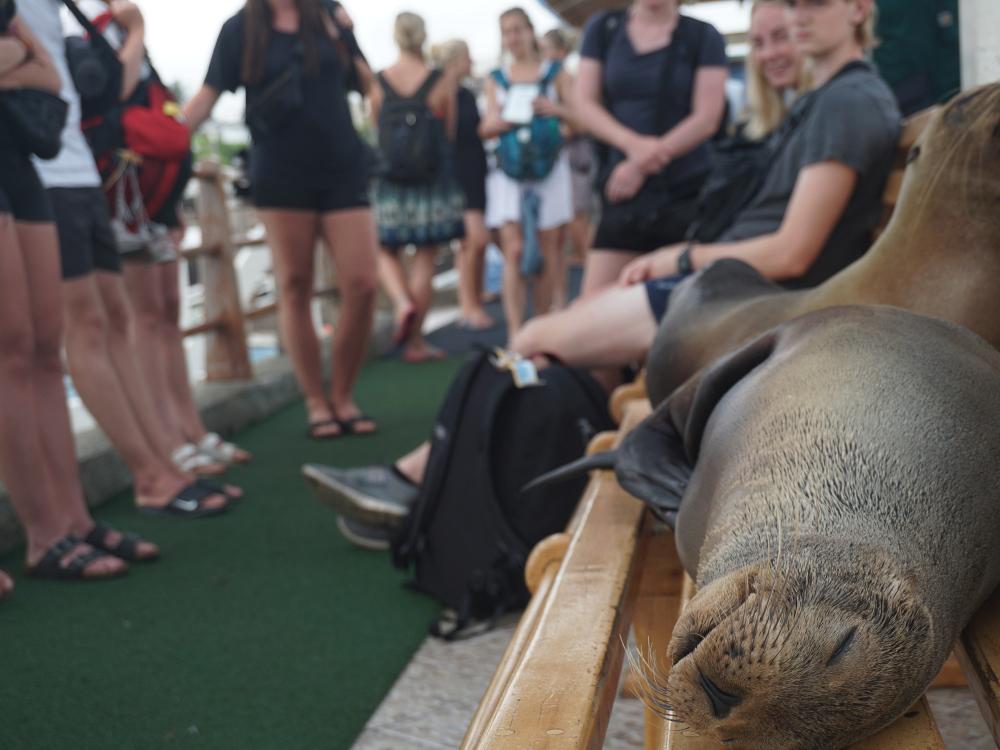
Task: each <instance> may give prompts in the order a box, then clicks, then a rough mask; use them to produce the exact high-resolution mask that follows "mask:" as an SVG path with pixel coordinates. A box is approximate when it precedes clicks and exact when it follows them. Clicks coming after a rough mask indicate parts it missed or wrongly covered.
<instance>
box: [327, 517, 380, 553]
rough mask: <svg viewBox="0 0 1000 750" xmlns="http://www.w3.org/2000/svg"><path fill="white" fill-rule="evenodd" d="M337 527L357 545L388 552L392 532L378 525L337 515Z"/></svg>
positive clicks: (346, 537)
mask: <svg viewBox="0 0 1000 750" xmlns="http://www.w3.org/2000/svg"><path fill="white" fill-rule="evenodd" d="M337 528H338V529H339V530H340V533H341V535H342V536H343V537H344V539H346V540H347V541H349V542H350V543H351V544H353V545H354V546H355V547H361V548H362V549H370V550H374V551H375V552H387V551H388V550H389V546H390V545H389V540H390V539H391V538H392V532H391V531H389V530H388V529H383V528H379V527H378V526H369V525H368V524H366V523H359V522H357V521H352V520H351V519H350V518H344V517H343V516H337Z"/></svg>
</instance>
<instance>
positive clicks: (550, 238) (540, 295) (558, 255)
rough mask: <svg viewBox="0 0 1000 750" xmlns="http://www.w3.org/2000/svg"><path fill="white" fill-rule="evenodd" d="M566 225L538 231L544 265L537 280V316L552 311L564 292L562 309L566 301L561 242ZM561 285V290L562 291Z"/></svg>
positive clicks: (564, 268) (535, 296)
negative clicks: (557, 299)
mask: <svg viewBox="0 0 1000 750" xmlns="http://www.w3.org/2000/svg"><path fill="white" fill-rule="evenodd" d="M563 230H564V227H557V228H556V229H546V230H543V231H540V232H539V233H538V244H539V247H540V249H541V251H542V258H543V260H544V265H543V267H542V273H541V275H540V276H539V277H538V278H537V279H536V280H535V294H534V302H535V316H536V317H537V316H539V315H545V314H546V313H549V312H552V308H553V306H554V305H555V303H556V298H557V297H558V296H559V294H560V293H561V294H562V303H561V304H559V305H558V308H559V309H561V308H562V307H563V306H565V302H566V266H565V263H564V260H563V259H564V255H563V252H562V250H563V247H562V245H561V244H560V242H561V240H562V238H563V236H564V232H563ZM560 287H561V292H560Z"/></svg>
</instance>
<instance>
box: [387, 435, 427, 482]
mask: <svg viewBox="0 0 1000 750" xmlns="http://www.w3.org/2000/svg"><path fill="white" fill-rule="evenodd" d="M430 456H431V444H430V442H429V441H428V442H424V443H421V444H420V445H418V446H417V447H416V448H415V449H414V450H412V451H411V452H410V453H407V454H406V455H405V456H403V457H402V458H400V459H399V460H397V461H396V468H397V469H399V471H400V473H402V474H403V475H404V476H406V478H407V479H409V480H410V481H411V482H413V483H414V484H422V483H423V481H424V472H425V471H426V470H427V460H428V459H429V458H430Z"/></svg>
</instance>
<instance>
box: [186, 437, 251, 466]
mask: <svg viewBox="0 0 1000 750" xmlns="http://www.w3.org/2000/svg"><path fill="white" fill-rule="evenodd" d="M197 447H198V450H199V451H200V452H201V453H203V454H205V455H206V456H209V457H210V458H213V459H215V460H216V461H220V462H222V463H224V464H235V463H246V462H247V461H248V460H249V459H244V460H242V461H241V460H240V459H239V458H238V457H237V454H239V453H241V452H245V451H243V450H242V449H241V448H240V447H239V446H237V445H233V444H232V443H227V442H226V441H225V440H223V439H222V437H221V436H220V435H219V434H218V433H217V432H209V433H208V434H207V435H205V437H203V438H202V439H201V440H200V441H199V442H198V446H197Z"/></svg>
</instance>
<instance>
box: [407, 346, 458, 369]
mask: <svg viewBox="0 0 1000 750" xmlns="http://www.w3.org/2000/svg"><path fill="white" fill-rule="evenodd" d="M401 356H402V359H403V361H404V362H406V363H407V364H410V365H420V364H423V363H424V362H439V361H441V360H442V359H445V358H446V357H447V356H448V352H446V351H444V350H443V349H435V348H434V347H428V349H427V351H426V352H424V353H423V354H420V355H412V354H410V353H409V352H406V351H404V352H403V354H402V355H401Z"/></svg>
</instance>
